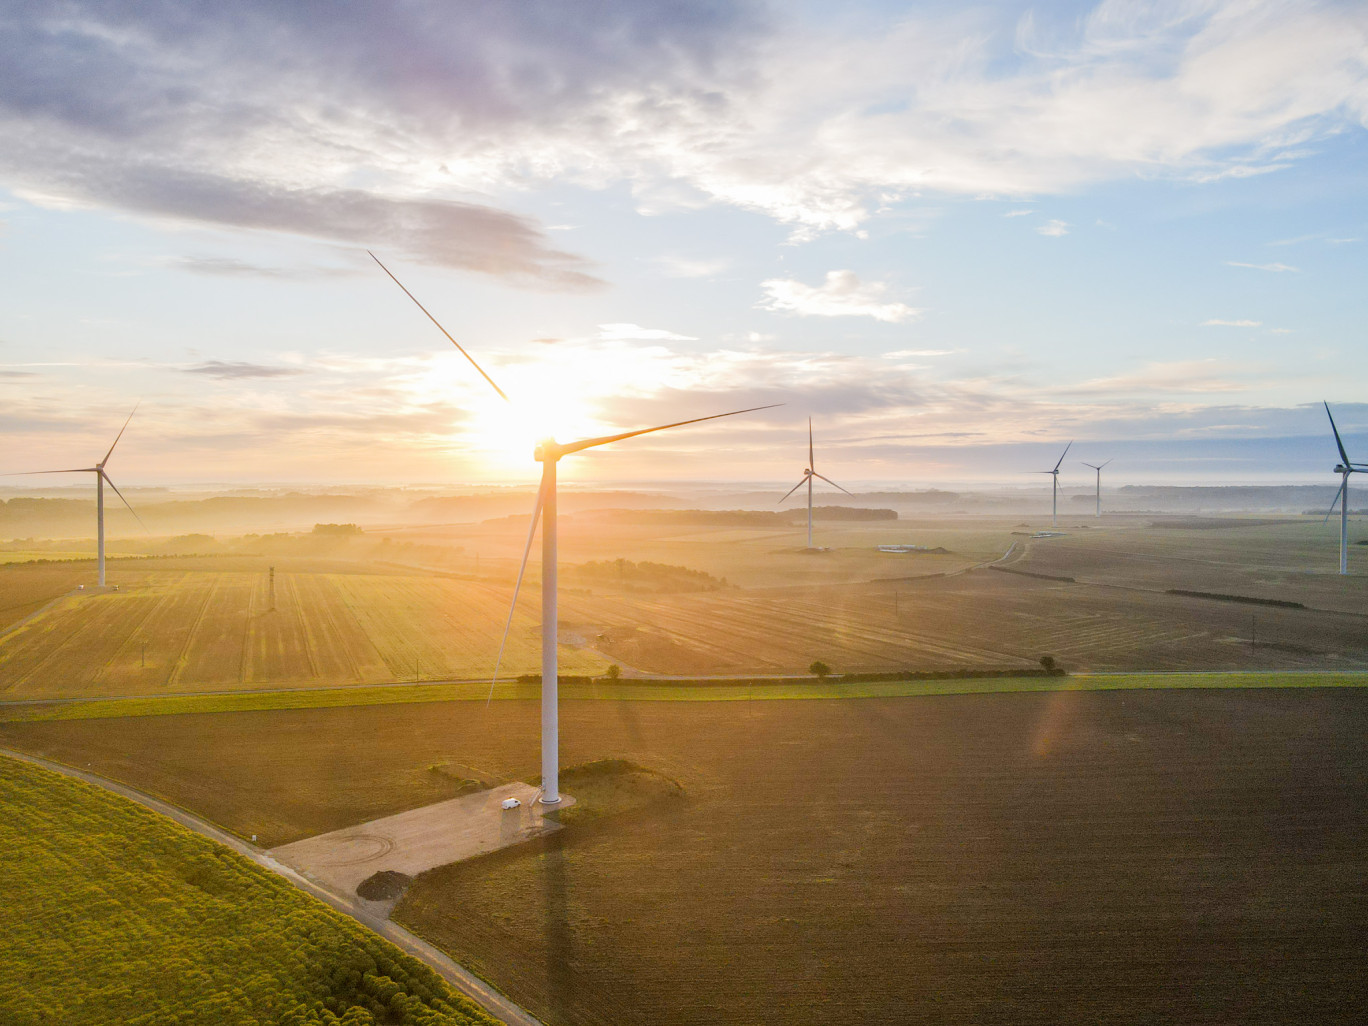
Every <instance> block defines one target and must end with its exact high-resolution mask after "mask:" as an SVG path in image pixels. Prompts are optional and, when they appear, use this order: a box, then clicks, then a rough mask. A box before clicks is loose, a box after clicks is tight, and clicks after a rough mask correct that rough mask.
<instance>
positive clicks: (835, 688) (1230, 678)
mask: <svg viewBox="0 0 1368 1026" xmlns="http://www.w3.org/2000/svg"><path fill="white" fill-rule="evenodd" d="M1343 687H1368V673H1365V672H1337V673H1277V672H1270V673H1259V672H1239V673H1098V674H1081V675H1074V676H1067V677H1043V676H1028V677H975V678H965V679H961V678H949V679H940V680H926V679H912V680H893V681H858V682H844V681H842V680H840V679H839V678H838V679H831V678H828V679H827V680H824V681H815V680H814V681H807V680H793V681H786V680H779V681H766V682H757V683H753V684H745V685H738V684H722V685H718V684H713V683H710V682H700V683H690V682H687V681H668V682H661V683H659V684H648V683H643V682H641V681H633V682H631V683H625V682H616V683H614V682H608V681H604V682H601V683H599V682H596V683H592V684H581V683H573V684H562V685H561V692H560V693H561V697H562V698H565V699H589V700H600V701H636V702H749V701H777V700H791V699H834V698H913V697H920V696H927V695H981V694H1001V693H1007V692H1021V691H1133V690H1143V689H1159V690H1163V689H1183V688H1343ZM488 694H489V686H488V685H487V684H478V683H467V684H427V685H411V686H407V687H396V686H388V687H374V686H370V687H365V686H362V687H355V688H327V689H319V690H316V691H254V692H246V693H243V694H231V695H170V696H166V697H149V698H111V699H105V700H97V701H92V702H70V703H65V704H52V705H10V706H5V705H3V704H0V722H7V723H23V722H33V721H38V720H98V719H110V718H114V717H127V716H174V715H177V714H181V713H221V712H254V711H263V710H272V709H324V708H339V707H350V706H363V705H409V704H413V703H421V702H470V701H484V700H485V697H486V696H487V695H488ZM539 694H540V688H539V686H538V685H536V684H522V683H508V684H499V685H498V686H497V687H496V688H495V689H494V697H495V698H496V699H499V700H501V701H502V700H510V699H511V700H521V701H534V700H536V699H537V698H538V697H539Z"/></svg>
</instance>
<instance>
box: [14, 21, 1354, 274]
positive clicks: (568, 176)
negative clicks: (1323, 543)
mask: <svg viewBox="0 0 1368 1026" xmlns="http://www.w3.org/2000/svg"><path fill="white" fill-rule="evenodd" d="M586 10H587V11H588V12H589V13H586ZM999 17H1000V7H999V6H997V5H983V6H981V7H976V8H972V7H971V8H964V7H960V6H958V5H941V6H935V5H932V6H925V7H914V8H912V9H910V10H908V11H905V12H900V13H899V15H898V17H897V19H896V20H893V19H891V18H889V19H870V20H868V21H865V22H861V21H859V20H857V19H854V18H851V19H848V20H833V19H830V18H820V17H819V18H817V19H815V20H813V21H809V22H804V21H803V20H801V19H800V18H799V17H798V16H796V15H794V14H793V13H791V12H790V11H788V10H786V9H785V8H784V7H783V6H782V5H768V4H763V3H761V2H759V0H755V2H749V0H736V2H731V3H723V2H705V3H697V2H690V0H659V2H655V3H650V4H645V3H635V4H612V3H607V2H606V0H596V2H593V3H590V4H589V5H588V7H587V8H586V6H585V5H584V4H574V5H572V4H566V3H564V2H562V0H519V2H517V3H509V2H506V0H471V2H469V3H466V4H462V5H461V6H460V8H459V9H456V8H452V7H451V6H450V5H446V4H442V3H440V2H438V0H412V2H409V3H405V4H402V5H397V6H396V5H389V6H387V7H385V8H384V9H383V10H381V9H379V8H374V9H372V8H368V7H365V6H361V7H348V8H343V9H339V10H338V11H336V12H330V14H329V16H328V17H320V16H319V14H318V11H317V9H316V8H314V7H313V6H311V5H291V4H278V3H270V2H267V0H243V2H241V3H237V4H232V5H218V6H215V5H212V4H207V3H202V2H201V3H186V4H180V5H169V4H164V3H138V4H131V3H121V4H108V3H97V2H95V0H70V2H66V3H62V4H60V5H58V4H25V5H19V6H18V8H17V10H16V12H15V13H13V14H10V15H8V16H7V17H6V19H5V20H4V22H3V24H0V52H3V53H5V55H6V60H5V62H4V63H3V65H0V132H3V136H4V138H5V141H6V144H5V147H4V149H3V151H0V179H3V181H4V182H6V183H7V184H9V185H10V186H11V187H13V188H15V189H20V190H24V193H25V194H26V195H30V196H41V197H44V198H45V201H46V202H49V203H58V202H61V203H66V204H73V203H74V204H95V205H99V206H102V207H106V208H114V209H120V210H125V211H130V212H133V213H136V214H141V215H148V216H166V217H171V218H175V219H177V220H186V219H188V220H194V221H202V222H207V223H211V224H224V225H236V226H239V227H243V228H249V229H254V230H273V231H287V232H292V233H298V234H302V235H306V236H311V237H317V238H323V239H327V240H330V241H338V240H340V241H345V242H348V243H351V244H367V245H372V246H378V247H380V248H383V249H388V250H398V251H401V252H403V253H404V254H406V255H407V256H409V257H410V258H412V259H415V260H423V261H426V262H431V263H440V264H443V265H446V266H453V267H459V268H463V269H466V270H471V271H474V272H477V273H483V274H491V275H495V276H498V277H501V278H507V279H510V280H512V281H515V282H517V283H520V284H525V285H529V286H533V287H538V288H543V287H553V288H587V287H591V286H592V285H593V284H594V281H593V275H592V269H591V268H588V267H587V266H586V265H585V263H584V262H583V261H582V260H580V259H577V258H576V257H574V256H573V255H570V254H566V253H563V252H560V251H559V250H557V249H555V248H554V247H551V246H549V245H548V244H547V242H546V238H545V235H546V229H543V228H540V227H538V226H537V225H536V224H535V223H534V222H532V221H530V220H528V219H526V218H521V217H518V216H515V215H512V214H509V213H507V212H504V211H502V210H499V209H496V206H495V205H494V204H495V203H496V202H502V201H503V200H502V197H506V196H509V195H510V194H513V193H516V192H517V191H518V190H520V189H522V188H525V187H530V186H535V185H538V184H541V183H545V182H551V181H555V182H570V183H577V184H580V185H586V186H589V187H594V188H598V187H602V186H605V185H607V184H610V183H614V182H627V183H630V185H631V187H632V189H633V193H634V195H636V196H637V197H639V198H640V199H641V202H642V205H643V206H648V207H652V208H656V209H677V208H679V207H680V206H691V205H692V206H698V205H703V204H706V203H709V202H714V201H720V202H725V203H729V204H733V205H736V206H739V207H743V208H746V209H752V210H758V211H762V212H764V213H765V214H767V215H768V216H770V217H772V218H774V219H777V220H779V221H782V222H786V223H789V224H791V225H793V226H795V232H796V234H797V236H798V237H802V236H805V235H811V234H812V233H815V232H818V231H824V230H831V229H842V230H851V231H855V230H858V228H859V226H860V224H861V223H862V222H863V221H865V220H867V219H868V218H869V217H870V216H871V211H873V210H877V209H882V208H886V207H887V206H889V205H890V204H894V203H897V202H899V201H900V200H904V199H906V198H908V197H910V196H914V195H926V194H928V193H939V194H949V195H957V196H965V197H975V196H993V197H1002V196H1009V197H1012V196H1015V197H1021V196H1027V195H1038V194H1062V193H1067V192H1070V191H1072V190H1076V189H1078V188H1080V187H1082V186H1085V185H1087V184H1089V183H1093V182H1100V181H1108V180H1124V179H1129V178H1133V177H1135V176H1144V177H1156V176H1166V177H1179V178H1185V179H1189V180H1197V181H1200V180H1206V181H1216V180H1219V179H1221V178H1228V177H1241V176H1249V175H1253V174H1263V173H1268V172H1270V171H1273V170H1276V169H1278V168H1283V167H1287V166H1290V165H1291V164H1292V163H1295V162H1296V161H1298V160H1301V159H1304V157H1305V155H1306V154H1307V153H1311V152H1314V150H1315V144H1316V143H1317V142H1318V141H1320V140H1323V139H1326V138H1329V137H1331V136H1333V135H1334V134H1335V133H1338V132H1342V131H1344V130H1345V129H1346V128H1348V127H1351V126H1357V125H1361V124H1362V123H1363V121H1364V119H1365V116H1366V112H1368V67H1366V66H1368V58H1366V57H1365V54H1364V51H1363V48H1362V39H1363V35H1364V28H1365V18H1366V17H1368V16H1365V13H1364V11H1363V9H1362V6H1361V5H1358V4H1353V3H1342V4H1339V3H1333V2H1323V3H1318V2H1311V0H1308V2H1306V3H1296V4H1291V3H1275V2H1271V0H1187V2H1185V0H1174V2H1171V3H1164V4H1156V5H1138V4H1131V3H1123V2H1119V0H1104V2H1102V3H1099V4H1097V5H1096V6H1094V7H1093V8H1092V9H1091V10H1090V11H1087V12H1085V13H1084V14H1083V15H1082V16H1081V17H1074V16H1072V15H1070V16H1068V17H1065V16H1063V15H1058V16H1054V15H1052V14H1051V13H1050V12H1049V11H1048V10H1046V11H1044V13H1038V14H1035V15H1028V16H1027V17H1025V18H1023V19H1022V20H1021V22H1020V24H1019V25H1018V26H1017V30H1016V31H1015V33H1013V32H1004V31H1002V30H1001V26H1000V24H998V23H997V21H996V19H997V18H999ZM861 26H865V27H861ZM491 197H500V199H499V200H497V201H496V200H493V199H491ZM557 227H560V226H557Z"/></svg>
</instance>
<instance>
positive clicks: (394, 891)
mask: <svg viewBox="0 0 1368 1026" xmlns="http://www.w3.org/2000/svg"><path fill="white" fill-rule="evenodd" d="M411 883H413V877H411V876H409V875H408V874H407V873H396V872H395V871H394V870H392V869H382V870H381V871H380V872H378V873H372V874H371V875H370V876H368V877H366V879H364V880H362V881H361V882H360V883H359V884H357V885H356V893H357V895H358V896H359V897H362V898H365V899H366V900H367V901H389V900H390V899H391V898H397V897H399V896H400V895H401V894H403V893H404V891H406V890H407V889H408V885H409V884H411Z"/></svg>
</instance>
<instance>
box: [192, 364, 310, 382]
mask: <svg viewBox="0 0 1368 1026" xmlns="http://www.w3.org/2000/svg"><path fill="white" fill-rule="evenodd" d="M180 369H181V371H182V372H183V373H185V374H199V375H203V376H204V377H206V378H221V379H224V380H228V381H237V380H240V379H243V378H287V377H291V376H293V375H296V374H303V373H304V371H303V370H302V369H300V368H298V367H275V366H267V365H265V364H260V363H241V362H225V361H223V360H208V361H206V362H204V363H201V364H197V365H196V366H194V367H182V368H180Z"/></svg>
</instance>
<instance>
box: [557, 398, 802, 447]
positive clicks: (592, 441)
mask: <svg viewBox="0 0 1368 1026" xmlns="http://www.w3.org/2000/svg"><path fill="white" fill-rule="evenodd" d="M783 405H784V404H783V403H770V404H769V405H768V406H751V407H748V408H747V409H744V410H732V411H731V412H729V413H714V414H711V415H710V416H707V417H694V418H693V419H692V420H677V421H675V422H674V423H673V424H661V425H659V426H658V427H648V428H641V429H639V430H637V431H624V432H622V434H620V435H604V436H603V437H601V438H585V439H583V440H582V441H579V442H571V443H570V444H569V445H557V446H556V451H557V452H558V453H559V454H560V455H561V456H568V455H569V454H570V453H572V452H579V451H581V450H582V449H592V448H594V447H595V446H598V445H607V444H608V443H609V442H620V441H622V440H623V439H624V438H635V437H636V436H637V435H649V434H650V433H651V432H652V431H665V430H667V429H669V428H677V427H683V426H684V425H685V424H699V423H702V422H703V421H705V420H717V419H718V418H719V417H735V416H736V415H737V414H739V413H754V412H755V411H756V410H772V409H774V408H775V407H777V406H783Z"/></svg>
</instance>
